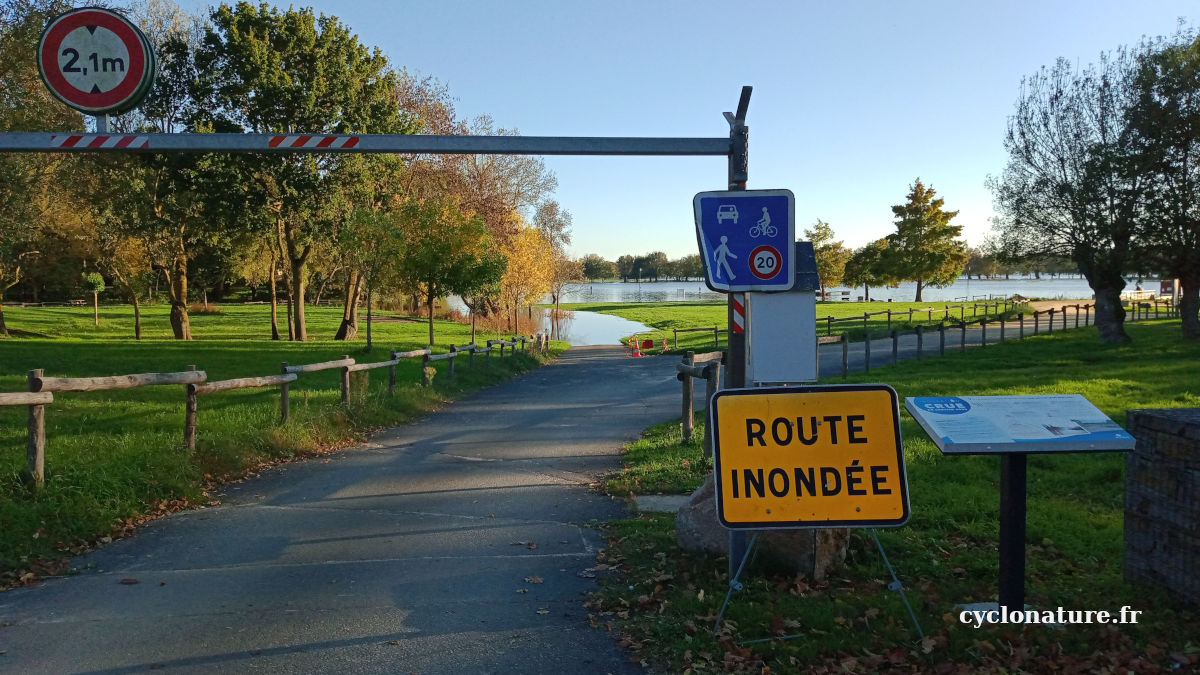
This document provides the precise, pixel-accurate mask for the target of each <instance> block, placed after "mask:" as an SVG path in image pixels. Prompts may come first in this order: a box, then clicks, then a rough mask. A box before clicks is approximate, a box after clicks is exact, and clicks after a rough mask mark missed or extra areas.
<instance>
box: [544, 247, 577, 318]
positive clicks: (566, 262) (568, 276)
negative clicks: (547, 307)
mask: <svg viewBox="0 0 1200 675" xmlns="http://www.w3.org/2000/svg"><path fill="white" fill-rule="evenodd" d="M553 265H554V271H553V273H552V274H551V275H550V299H551V300H552V301H553V302H554V312H555V314H557V313H558V304H559V302H561V301H562V294H563V291H564V290H565V289H566V286H567V284H569V283H571V282H573V281H582V280H583V265H582V264H580V262H579V261H578V260H572V259H571V258H568V257H567V256H566V255H565V254H559V253H555V254H554V260H553Z"/></svg>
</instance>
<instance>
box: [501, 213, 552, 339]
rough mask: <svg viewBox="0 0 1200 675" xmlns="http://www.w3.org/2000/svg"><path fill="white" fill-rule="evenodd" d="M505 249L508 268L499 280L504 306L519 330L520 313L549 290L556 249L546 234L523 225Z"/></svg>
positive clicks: (514, 326)
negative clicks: (518, 314) (518, 316)
mask: <svg viewBox="0 0 1200 675" xmlns="http://www.w3.org/2000/svg"><path fill="white" fill-rule="evenodd" d="M503 250H504V256H505V258H507V259H508V266H507V268H506V269H505V270H504V276H503V277H501V279H500V299H501V305H502V306H503V307H504V309H505V310H506V311H507V312H508V314H509V316H510V317H512V324H511V326H512V329H513V330H517V325H518V324H517V310H519V309H520V308H521V307H523V306H525V305H527V304H529V303H530V302H533V301H534V300H536V299H537V298H540V297H541V296H542V295H544V294H545V293H546V292H547V291H548V290H549V289H550V282H551V280H552V279H553V277H554V270H553V268H552V266H551V265H552V262H551V261H553V259H554V250H553V247H552V246H551V245H550V242H549V241H548V240H547V239H546V236H545V234H544V233H543V232H542V231H541V230H539V229H537V228H536V227H531V226H529V225H522V226H520V227H519V228H518V229H517V231H516V232H515V233H514V234H513V236H512V237H511V238H510V239H509V241H508V244H507V245H505V246H504V249H503Z"/></svg>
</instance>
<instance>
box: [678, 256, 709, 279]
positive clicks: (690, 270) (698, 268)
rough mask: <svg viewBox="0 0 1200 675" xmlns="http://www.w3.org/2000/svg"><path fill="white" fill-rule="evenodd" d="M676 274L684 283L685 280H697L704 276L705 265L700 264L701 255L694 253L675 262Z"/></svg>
mask: <svg viewBox="0 0 1200 675" xmlns="http://www.w3.org/2000/svg"><path fill="white" fill-rule="evenodd" d="M674 264H675V274H676V275H677V277H678V278H679V279H680V280H681V281H682V280H683V279H695V278H697V277H703V276H704V263H702V262H700V254H699V253H693V254H691V255H685V256H683V257H682V258H680V259H679V260H676V261H674Z"/></svg>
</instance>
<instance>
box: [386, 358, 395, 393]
mask: <svg viewBox="0 0 1200 675" xmlns="http://www.w3.org/2000/svg"><path fill="white" fill-rule="evenodd" d="M395 360H396V350H395V349H393V350H391V351H390V352H389V353H388V361H395ZM395 395H396V364H394V363H393V364H392V365H390V366H388V396H395Z"/></svg>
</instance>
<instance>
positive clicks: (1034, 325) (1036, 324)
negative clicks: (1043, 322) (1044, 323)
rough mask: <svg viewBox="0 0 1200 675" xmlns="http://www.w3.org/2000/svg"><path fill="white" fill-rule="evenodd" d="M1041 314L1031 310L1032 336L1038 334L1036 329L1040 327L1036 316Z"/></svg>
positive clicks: (1038, 311)
mask: <svg viewBox="0 0 1200 675" xmlns="http://www.w3.org/2000/svg"><path fill="white" fill-rule="evenodd" d="M1041 313H1042V312H1041V311H1040V310H1036V309H1035V310H1033V334H1034V335H1037V334H1038V329H1039V328H1040V326H1038V323H1039V321H1038V315H1040V314H1041Z"/></svg>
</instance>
